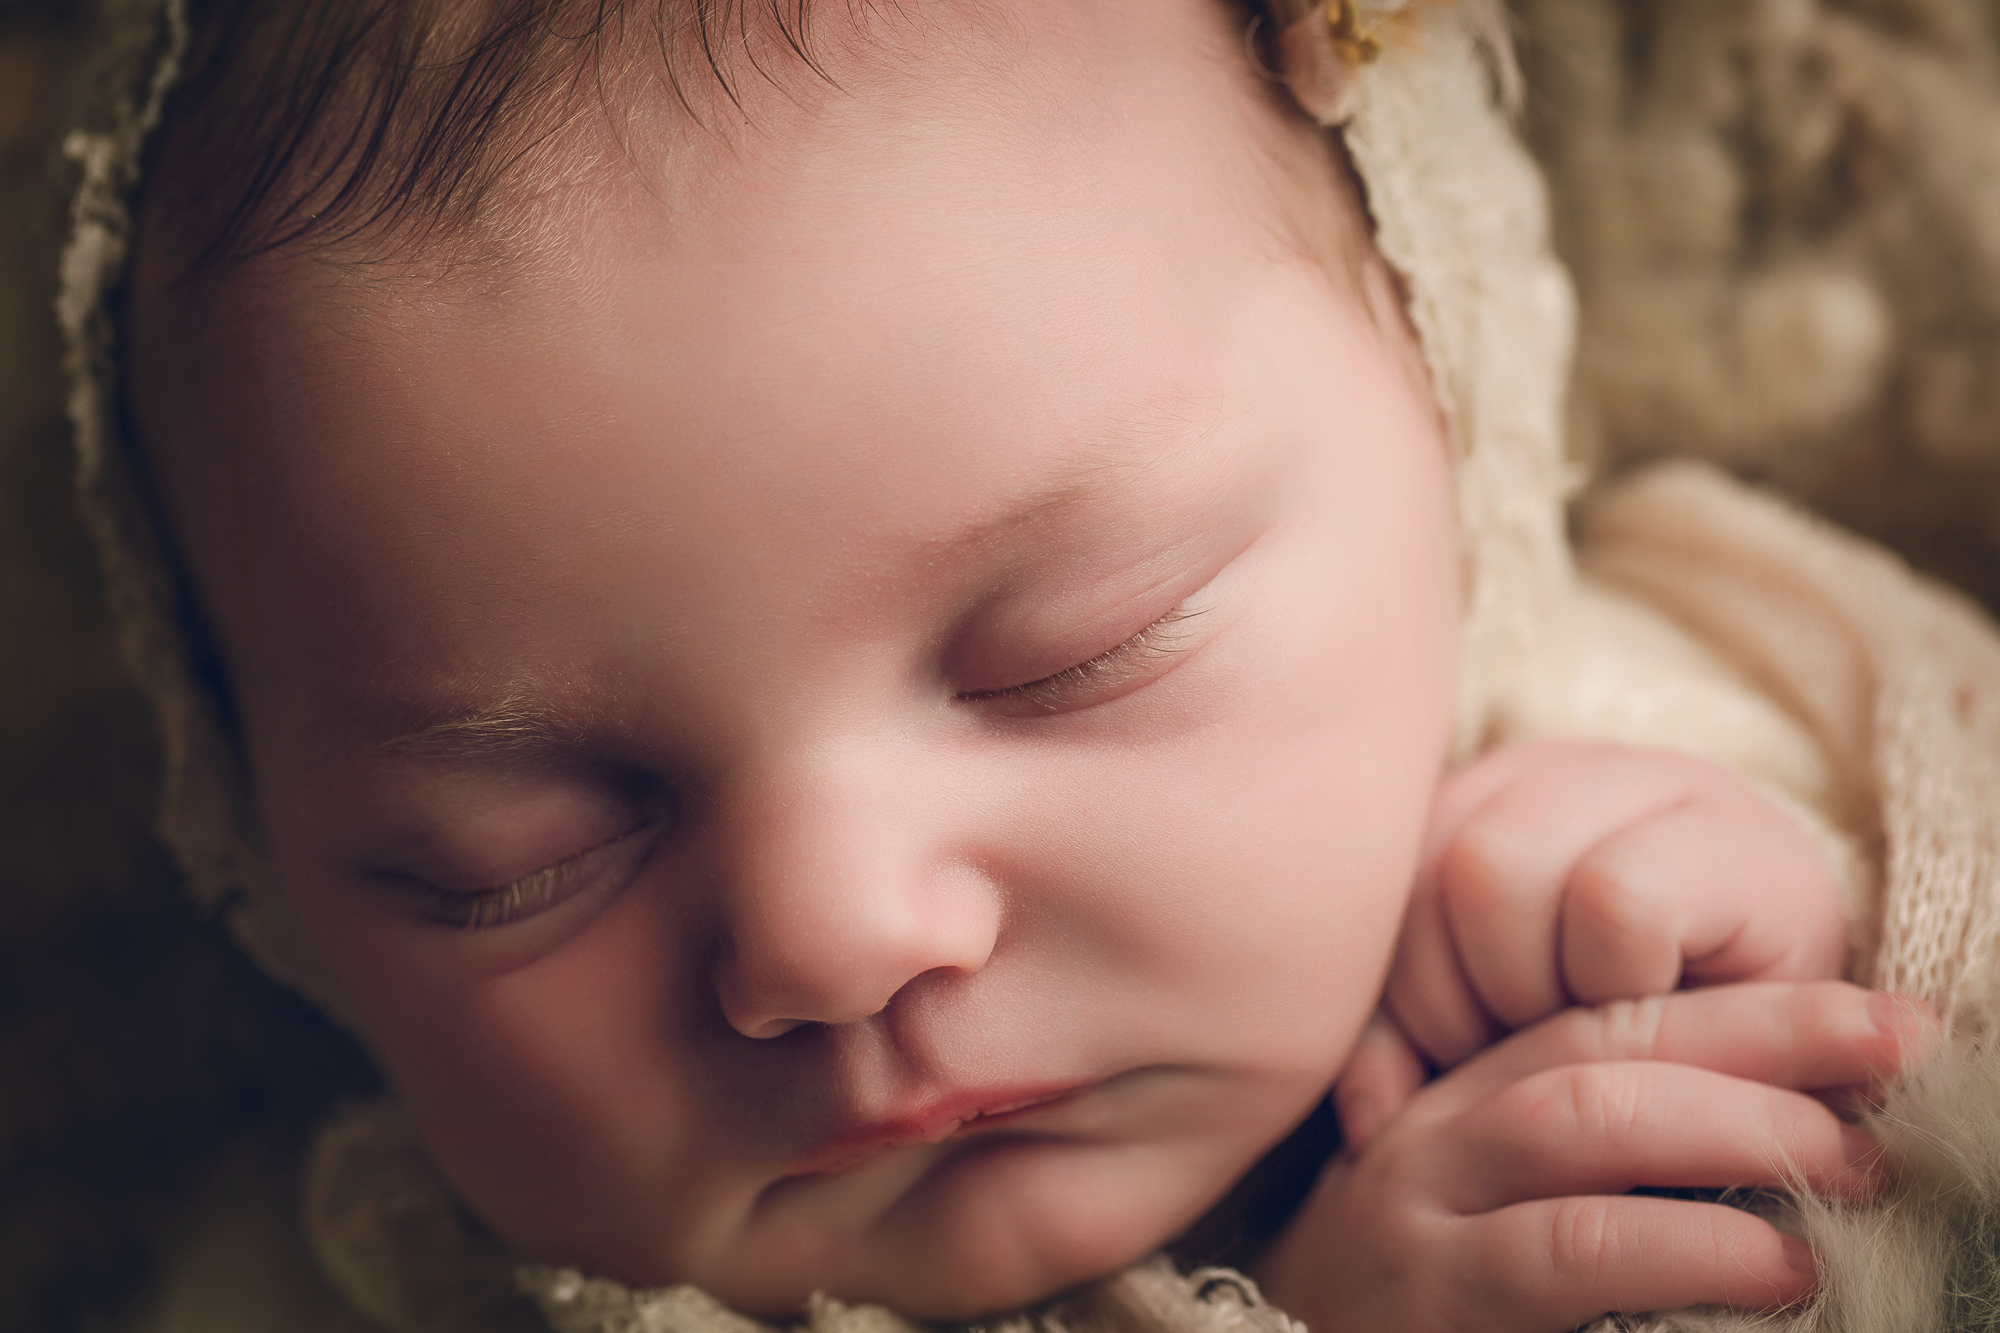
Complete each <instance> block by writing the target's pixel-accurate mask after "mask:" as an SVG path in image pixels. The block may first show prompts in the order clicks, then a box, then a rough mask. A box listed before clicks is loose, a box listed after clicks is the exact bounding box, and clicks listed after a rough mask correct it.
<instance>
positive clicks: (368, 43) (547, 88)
mask: <svg viewBox="0 0 2000 1333" xmlns="http://www.w3.org/2000/svg"><path fill="white" fill-rule="evenodd" d="M1216 2H1217V3H1218V4H1219V5H1221V6H1222V7H1224V8H1226V9H1230V10H1233V11H1235V12H1236V13H1237V14H1238V15H1240V16H1241V18H1242V23H1243V27H1244V29H1245V31H1246V33H1248V32H1250V31H1253V30H1254V25H1252V24H1251V23H1250V20H1249V14H1250V12H1251V9H1252V7H1253V6H1252V3H1251V0H1216ZM832 7H833V9H834V11H836V12H834V13H832V14H821V13H819V12H818V11H819V10H821V9H823V8H826V5H825V4H824V3H823V0H822V3H820V4H815V3H814V0H463V2H461V0H190V9H191V13H190V19H191V24H192V28H193V43H192V50H191V54H190V58H189V64H188V71H187V77H186V78H185V79H184V80H183V82H182V84H181V86H180V88H179V89H178V90H177V91H176V92H175V94H174V96H173V98H172V99H171V100H170V102H169V104H168V107H167V111H166V118H165V124H164V125H163V127H162V132H161V133H160V135H159V136H157V139H156V142H155V148H154V155H155V158H156V161H155V162H154V163H153V164H152V169H151V170H149V171H148V172H147V173H146V175H147V178H148V179H149V180H150V181H152V182H153V184H151V185H149V187H148V204H147V209H148V215H149V223H148V225H149V227H156V226H158V225H160V223H161V222H162V221H164V222H165V224H166V226H167V228H168V229H169V230H168V235H169V236H170V238H171V251H172V253H173V254H174V255H175V256H176V259H175V268H176V269H178V270H179V272H180V275H181V276H183V277H196V276H200V275H202V274H204V273H215V272H222V271H227V270H229V269H232V268H234V267H236V266H238V265H240V264H242V263H244V262H247V261H249V260H252V259H255V258H257V257H258V256H261V255H267V254H272V253H275V252H280V251H286V252H297V251H315V252H322V253H324V252H327V251H338V252H339V253H340V255H341V257H342V258H343V259H344V260H355V259H361V260H369V259H386V260H396V259H402V258H405V257H408V256H411V255H413V254H424V255H429V256H448V257H450V258H452V259H458V258H465V257H472V256H476V254H477V251H478V247H477V245H476V244H475V245H472V246H468V245H467V244H466V242H467V241H468V240H469V239H470V238H472V236H473V233H474V231H475V226H474V224H475V223H487V222H491V221H493V220H494V217H495V216H496V215H497V216H501V217H502V218H503V226H504V225H505V223H507V222H511V221H512V220H513V219H511V218H507V217H506V216H505V215H507V214H508V213H510V212H511V213H516V214H518V213H519V212H520V209H519V207H518V206H519V205H520V204H521V203H522V201H524V200H526V201H532V200H536V199H539V198H543V197H548V198H554V197H558V196H561V195H562V194H563V193H564V192H565V190H566V189H570V188H575V187H579V186H582V187H584V188H589V185H590V184H592V183H595V184H601V183H602V181H603V179H605V177H604V174H603V173H601V172H599V173H595V174H593V173H592V171H591V170H590V169H589V168H590V167H591V166H598V165H603V161H602V158H601V157H600V158H592V157H591V154H593V153H599V152H602V151H604V150H605V149H606V148H607V147H608V148H609V151H611V152H613V153H617V152H620V151H623V150H624V148H625V147H626V144H625V142H624V136H625V135H626V134H627V133H628V132H630V131H631V130H632V129H633V126H634V124H635V121H634V119H633V117H632V114H631V113H632V111H633V108H635V107H636V106H638V105H639V104H640V103H641V102H642V101H646V100H651V101H655V102H665V103H667V104H670V105H671V104H678V110H679V111H680V112H681V113H683V114H684V117H685V119H686V120H687V121H688V122H690V123H693V124H696V125H702V124H707V123H709V121H710V119H711V113H712V112H714V111H716V110H718V109H725V110H726V109H727V108H728V107H729V106H731V105H732V104H734V105H736V106H739V107H740V105H741V103H740V100H739V97H738V92H739V89H740V88H741V87H742V86H743V83H744V81H745V80H761V81H764V82H767V83H770V84H772V85H774V86H779V87H781V88H790V89H795V88H796V87H797V86H798V84H797V81H798V79H800V78H801V77H803V78H807V79H819V80H822V81H824V82H826V83H827V84H829V85H832V84H833V83H834V82H835V81H834V80H833V78H832V77H831V76H830V75H829V74H828V73H827V70H826V68H825V66H824V65H823V64H822V61H821V58H820V54H819V53H818V52H817V51H816V50H815V37H816V35H817V36H818V37H819V39H820V40H821V41H822V42H824V41H826V40H828V34H826V33H816V30H817V29H818V28H820V27H823V26H824V25H825V24H827V23H830V22H840V23H841V24H842V30H841V34H840V35H841V36H843V37H845V36H848V35H851V34H855V33H860V32H862V30H863V29H865V28H871V27H874V26H876V25H875V23H874V22H873V20H877V19H886V20H890V21H900V22H903V23H909V22H922V21H923V20H924V18H925V17H926V16H925V15H924V13H923V10H922V6H916V5H905V4H903V3H900V0H834V4H833V6H832ZM978 15H979V10H978V7H976V6H972V7H962V8H961V7H954V10H953V13H952V15H951V16H950V18H949V19H948V20H944V21H949V22H955V23H965V22H969V21H975V20H977V19H978ZM929 17H931V18H933V19H936V18H937V16H935V15H931V16H929ZM1265 26H1266V27H1268V25H1265ZM1266 36H1267V37H1268V33H1267V34H1266ZM863 44H864V45H865V46H866V45H874V44H875V43H873V42H870V41H866V40H864V43H863ZM787 79H790V80H791V81H792V82H791V83H790V84H787V83H785V82H784V81H785V80H787ZM590 117H597V118H598V121H599V125H598V128H599V129H600V130H603V131H608V132H600V133H596V134H594V135H593V134H591V133H588V132H586V133H584V134H582V135H578V134H575V133H572V132H571V131H572V130H573V129H574V128H576V127H577V126H579V125H581V124H583V123H584V122H585V121H586V120H587V119H588V118H590ZM162 168H164V169H162ZM503 181H504V182H505V185H506V190H505V193H506V195H507V198H508V200H509V203H510V205H512V206H513V207H511V208H510V209H508V210H502V209H499V208H493V209H487V208H486V207H485V206H486V204H487V203H488V201H489V199H490V198H492V196H493V195H494V192H495V189H496V187H497V186H499V185H501V183H502V182H503ZM501 248H502V250H503V251H504V250H506V249H508V248H510V247H508V246H506V245H503V246H502V247H501Z"/></svg>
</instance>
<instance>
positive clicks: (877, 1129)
mask: <svg viewBox="0 0 2000 1333" xmlns="http://www.w3.org/2000/svg"><path fill="white" fill-rule="evenodd" d="M1090 1086H1092V1085H1090V1084H1071V1085H1068V1086H1065V1087H1060V1088H1040V1089H1033V1090H1027V1089H1019V1090H1009V1091H1006V1092H999V1093H972V1094H967V1095H963V1096H957V1097H948V1098H943V1099H941V1100H939V1101H937V1102H934V1103H932V1104H931V1105H930V1106H927V1107H924V1108H922V1109H921V1110H918V1111H916V1112H913V1113H911V1114H909V1115H906V1116H898V1117H896V1118H895V1119H893V1120H884V1121H878V1122H876V1123H873V1124H866V1125H860V1126H857V1127H856V1128H854V1129H852V1130H848V1131H846V1132H845V1133H841V1134H837V1135H835V1136H834V1137H833V1138H831V1139H829V1140H828V1141H827V1142H825V1143H823V1144H821V1145H820V1146H819V1147H818V1148H816V1149H814V1150H813V1151H812V1152H811V1153H809V1154H808V1155H807V1156H806V1157H805V1158H804V1159H803V1160H801V1161H800V1162H799V1163H798V1164H797V1165H796V1166H794V1167H793V1168H792V1170H791V1171H790V1172H788V1173H787V1174H789V1175H792V1176H810V1175H825V1174H830V1173H832V1172H836V1171H845V1170H847V1169H848V1168H849V1167H852V1166H857V1165H859V1164H860V1163H862V1162H865V1161H867V1160H868V1159H869V1158H871V1157H874V1156H876V1155H877V1154H879V1153H884V1152H887V1151H889V1150H890V1149H891V1148H906V1147H910V1146H913V1145H915V1144H920V1143H943V1142H944V1141H945V1140H946V1139H949V1138H952V1137H954V1136H956V1135H958V1134H962V1133H965V1132H966V1131H968V1130H978V1129H989V1128H995V1127H998V1126H1000V1125H1003V1124H1006V1123H1007V1122H1009V1121H1012V1120H1018V1119H1020V1118H1021V1117H1023V1116H1026V1115H1029V1114H1031V1113H1033V1112H1036V1111H1043V1110H1047V1109H1049V1108H1051V1107H1053V1106H1057V1105H1059V1104H1061V1103H1063V1102H1066V1101H1069V1100H1071V1099H1072V1098H1074V1097H1076V1096H1077V1095H1078V1094H1079V1093H1082V1092H1084V1091H1086V1090H1087V1089H1088V1088H1089V1087H1090Z"/></svg>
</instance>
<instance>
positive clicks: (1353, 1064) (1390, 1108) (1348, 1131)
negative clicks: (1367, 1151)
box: [1333, 1011, 1424, 1152]
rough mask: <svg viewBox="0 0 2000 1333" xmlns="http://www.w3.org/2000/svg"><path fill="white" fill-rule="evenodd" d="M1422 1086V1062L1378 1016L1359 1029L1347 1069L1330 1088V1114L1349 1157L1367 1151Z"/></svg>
mask: <svg viewBox="0 0 2000 1333" xmlns="http://www.w3.org/2000/svg"><path fill="white" fill-rule="evenodd" d="M1423 1086H1424V1062H1423V1060H1422V1059H1421V1058H1419V1057H1418V1055H1417V1053H1416V1051H1415V1050H1414V1049H1413V1048H1412V1047H1411V1045H1410V1043H1409V1041H1408V1040H1407V1039H1406V1038H1405V1037H1404V1036H1403V1034H1402V1031H1401V1030H1400V1029H1398V1028H1397V1026H1396V1024H1395V1022H1394V1020H1392V1019H1391V1018H1389V1016H1388V1015H1386V1014H1384V1013H1381V1012H1380V1011H1377V1012H1376V1014H1375V1016H1374V1017H1373V1018H1371V1019H1369V1020H1368V1026H1367V1027H1365V1028H1363V1029H1362V1030H1361V1040H1360V1041H1358V1042H1356V1043H1355V1046H1354V1054H1353V1055H1351V1056H1349V1057H1348V1060H1347V1068H1345V1069H1343V1070H1341V1071H1340V1078H1339V1079H1338V1080H1337V1081H1336V1082H1335V1083H1334V1085H1333V1110H1334V1114H1335V1115H1337V1116H1339V1117H1340V1135H1341V1140H1342V1142H1343V1143H1344V1144H1345V1146H1346V1147H1347V1149H1348V1150H1349V1151H1350V1152H1359V1151H1361V1150H1362V1149H1363V1148H1365V1147H1367V1146H1368V1141H1369V1140H1370V1139H1372V1138H1374V1137H1375V1132H1376V1131H1377V1130H1379V1129H1381V1128H1382V1126H1383V1125H1384V1124H1386V1123H1387V1122H1388V1121H1389V1120H1390V1119H1391V1118H1392V1117H1394V1116H1395V1114H1396V1112H1398V1111H1400V1110H1402V1109H1403V1103H1404V1102H1407V1101H1408V1100H1410V1098H1411V1097H1413V1096H1415V1095H1416V1093H1417V1089H1419V1088H1421V1087H1423Z"/></svg>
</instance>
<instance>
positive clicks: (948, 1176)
mask: <svg viewBox="0 0 2000 1333" xmlns="http://www.w3.org/2000/svg"><path fill="white" fill-rule="evenodd" d="M1216 1166H1217V1164H1216V1163H1214V1162H1208V1161H1203V1160H1200V1159H1199V1158H1190V1157H1187V1156H1182V1155H1176V1154H1171V1153H1164V1152H1159V1151H1156V1150H1147V1149H1142V1148H1137V1147H1134V1146H1132V1145H1129V1144H1127V1145H1107V1144H1103V1143H1082V1142H1077V1141H1075V1140H1066V1139H1059V1138H1043V1137H1033V1136H1021V1137H1012V1136H994V1137H993V1138H990V1139H986V1140H982V1141H978V1142H975V1143H972V1144H968V1145H963V1146H959V1147H953V1146H950V1145H940V1146H938V1147H925V1148H920V1149H908V1150H899V1152H897V1153H894V1154H890V1155H888V1156H887V1157H885V1158H884V1159H880V1160H877V1161H875V1162H871V1163H869V1164H867V1165H866V1166H863V1167H860V1168H856V1169H854V1170H851V1171H847V1172H841V1173H837V1174H835V1175H829V1176H825V1177H817V1178H804V1179H797V1180H789V1181H783V1182H779V1183H778V1184H776V1185H774V1186H773V1187H772V1188H771V1189H770V1190H768V1191H766V1195H765V1197H764V1198H763V1199H761V1200H760V1201H759V1205H758V1207H757V1209H756V1211H755V1213H754V1214H753V1216H752V1217H751V1218H749V1219H747V1220H746V1223H745V1225H744V1226H743V1228H742V1229H741V1231H740V1232H739V1233H738V1234H737V1236H736V1237H735V1238H734V1239H733V1240H732V1242H730V1243H729V1244H728V1245H726V1247H724V1249H723V1250H722V1251H721V1252H720V1253H717V1254H715V1255H714V1256H713V1260H712V1262H711V1263H709V1264H706V1265H702V1266H701V1269H705V1271H700V1270H697V1271H689V1270H688V1269H686V1268H682V1269H681V1270H680V1272H679V1273H678V1274H677V1275H676V1277H677V1280H680V1281H690V1282H692V1283H694V1285H696V1286H699V1287H701V1288H703V1289H704V1290H706V1291H708V1292H709V1294H711V1295H713V1296H715V1297H717V1298H718V1299H720V1300H722V1301H723V1302H725V1303H726V1304H728V1305H730V1306H732V1307H733V1308H736V1309H738V1310H742V1311H744V1312H746V1313H750V1314H756V1315H761V1316H765V1317H768V1318H774V1319H781V1320H782V1319H792V1318H796V1317H797V1316H798V1315H799V1314H800V1312H801V1311H802V1310H803V1309H804V1308H805V1306H806V1304H807V1302H808V1300H809V1299H810V1298H811V1297H812V1296H813V1295H814V1294H815V1293H823V1294H825V1295H828V1296H832V1297H835V1298H836V1299H839V1300H842V1301H845V1302H848V1303H850V1304H875V1305H883V1306H887V1307H889V1308H890V1309H892V1310H895V1311H896V1312H897V1313H899V1314H902V1315H904V1316H906V1317H910V1318H915V1319H925V1320H944V1321H964V1320H972V1319H978V1318H982V1317H985V1316H990V1315H994V1314H999V1313H1003V1312H1007V1311H1013V1310H1018V1309H1021V1308H1023V1307H1026V1306H1031V1305H1035V1304H1038V1303H1040V1302H1043V1301H1046V1300H1048V1299H1050V1298H1052V1297H1055V1296H1059V1295H1061V1294H1063V1293H1064V1292H1066V1291H1069V1290H1072V1289H1073V1288H1076V1287H1078V1286H1081V1285H1083V1284H1085V1283H1087V1282H1090V1281H1091V1280H1093V1279H1096V1278H1100V1277H1104V1276H1107V1275H1109V1274H1112V1273H1116V1272H1118V1271H1119V1270H1121V1269H1123V1268H1125V1267H1127V1266H1129V1265H1130V1264H1132V1263H1134V1262H1136V1261H1138V1260H1140V1259H1142V1258H1144V1257H1145V1256H1146V1255H1148V1254H1150V1253H1151V1252H1153V1251H1154V1250H1156V1249H1158V1248H1159V1247H1160V1246H1161V1245H1163V1244H1165V1243H1166V1242H1167V1241H1169V1240H1170V1239H1172V1238H1173V1237H1174V1236H1175V1235H1177V1234H1179V1233H1180V1232H1181V1231H1182V1230H1184V1229H1185V1228H1186V1227H1187V1226H1188V1225H1189V1224H1190V1223H1191V1222H1192V1221H1193V1220H1194V1218H1195V1217H1197V1216H1199V1214H1200V1213H1201V1212H1202V1211H1203V1209H1204V1208H1205V1206H1206V1205H1207V1204H1208V1203H1209V1202H1211V1201H1212V1196H1213V1195H1214V1194H1215V1193H1216V1192H1217V1189H1218V1188H1219V1187H1220V1186H1223V1185H1226V1184H1227V1182H1228V1179H1229V1177H1228V1175H1227V1174H1226V1173H1222V1172H1218V1171H1217V1169H1216Z"/></svg>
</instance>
